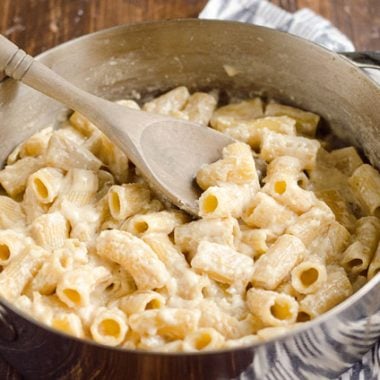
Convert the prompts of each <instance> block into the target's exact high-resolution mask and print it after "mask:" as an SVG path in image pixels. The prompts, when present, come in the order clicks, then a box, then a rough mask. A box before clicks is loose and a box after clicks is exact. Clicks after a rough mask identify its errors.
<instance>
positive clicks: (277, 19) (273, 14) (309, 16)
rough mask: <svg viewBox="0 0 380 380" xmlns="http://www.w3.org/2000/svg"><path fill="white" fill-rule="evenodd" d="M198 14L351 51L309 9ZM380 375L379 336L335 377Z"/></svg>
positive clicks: (227, 8) (252, 1)
mask: <svg viewBox="0 0 380 380" xmlns="http://www.w3.org/2000/svg"><path fill="white" fill-rule="evenodd" d="M199 17H200V18H205V19H223V20H234V21H242V22H247V23H251V24H256V25H262V26H266V27H270V28H274V29H278V30H282V31H287V32H289V33H292V34H295V35H297V36H300V37H303V38H306V39H308V40H311V41H314V42H316V43H318V44H320V45H322V46H324V47H326V48H328V49H330V50H334V51H354V50H355V47H354V45H353V44H352V42H351V41H350V40H349V39H348V38H347V36H345V35H344V34H343V33H341V32H340V31H339V30H338V29H337V28H335V27H334V26H333V25H332V24H331V23H330V22H329V21H327V20H326V19H324V18H323V17H321V16H319V15H317V14H315V13H314V12H313V11H311V10H310V9H306V8H305V9H301V10H299V11H297V12H295V13H289V12H287V11H285V10H283V9H281V8H279V7H278V6H276V5H274V4H271V3H269V2H268V1H267V0H209V2H208V3H207V5H206V7H205V8H204V9H203V11H202V12H201V13H200V14H199ZM378 378H380V340H379V341H378V342H377V343H376V345H375V346H374V347H373V348H372V349H371V350H370V351H369V352H368V353H367V354H366V355H364V357H363V359H362V360H361V361H360V362H357V363H356V364H355V365H354V366H352V367H351V368H350V369H349V370H348V371H346V372H345V373H344V374H343V375H341V376H340V377H339V379H338V380H354V379H355V380H356V379H357V380H367V379H378Z"/></svg>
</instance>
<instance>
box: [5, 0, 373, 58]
mask: <svg viewBox="0 0 380 380" xmlns="http://www.w3.org/2000/svg"><path fill="white" fill-rule="evenodd" d="M206 2H207V1H206V0H187V1H182V0H171V1H165V0H141V1H138V0H129V1H126V0H92V1H86V0H31V1H24V0H2V12H1V13H0V31H1V33H4V34H5V35H6V36H8V37H9V38H11V39H12V40H13V41H15V42H16V43H18V44H19V45H20V46H21V47H23V48H25V49H27V50H28V51H29V52H30V53H31V54H38V53H40V52H41V51H44V50H46V49H48V48H50V47H52V46H55V45H57V44H59V43H62V42H64V41H67V40H69V39H71V38H74V37H78V36H80V35H83V34H86V33H90V32H93V31H96V30H99V29H103V28H108V27H111V26H113V25H119V24H123V23H130V22H138V21H143V20H162V19H168V18H177V17H196V16H197V15H198V13H199V12H200V10H201V9H202V8H203V7H204V5H205V4H206ZM272 2H273V3H274V4H277V5H279V6H281V7H282V8H284V9H287V10H288V11H290V12H294V11H296V10H297V9H299V8H302V7H309V8H311V9H313V10H314V11H316V12H318V13H320V14H321V15H322V16H324V17H326V18H328V19H330V20H331V21H332V23H333V24H334V25H336V26H337V27H338V28H339V29H341V30H342V31H343V32H344V33H346V34H347V35H348V36H349V37H350V38H351V39H352V40H353V41H354V43H355V45H356V47H357V48H358V49H361V50H370V49H372V50H375V49H378V50H380V1H378V0H272ZM32 36H37V38H31V37H32Z"/></svg>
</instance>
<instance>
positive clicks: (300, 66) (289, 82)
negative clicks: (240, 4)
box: [0, 20, 380, 379]
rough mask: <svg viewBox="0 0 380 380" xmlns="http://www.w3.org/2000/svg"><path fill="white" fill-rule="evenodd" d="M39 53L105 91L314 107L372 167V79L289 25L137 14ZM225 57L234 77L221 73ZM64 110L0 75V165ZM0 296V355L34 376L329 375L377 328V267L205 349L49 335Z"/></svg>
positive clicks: (375, 136) (379, 146) (379, 125)
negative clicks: (315, 303) (292, 317)
mask: <svg viewBox="0 0 380 380" xmlns="http://www.w3.org/2000/svg"><path fill="white" fill-rule="evenodd" d="M39 59H40V60H41V61H42V62H44V63H45V64H47V65H48V66H50V67H51V68H52V69H53V70H55V71H57V72H58V73H59V74H61V75H62V76H64V77H66V78H68V79H69V80H70V81H72V82H74V83H75V84H76V85H78V86H79V87H82V88H84V89H86V90H87V91H90V92H93V93H95V94H97V95H100V96H103V97H105V98H110V99H117V98H125V97H135V96H136V95H140V94H141V95H142V96H144V95H145V94H151V93H155V92H157V91H163V90H165V89H169V88H172V87H174V86H177V85H180V84H182V85H186V86H188V87H190V88H191V89H212V88H221V89H226V90H228V91H229V92H230V93H239V94H245V95H252V94H254V93H259V94H262V95H268V96H271V97H275V98H276V99H278V100H280V101H284V102H287V103H291V104H294V105H297V106H299V107H301V108H304V109H307V110H311V111H314V112H316V113H318V114H320V115H322V116H323V118H324V119H325V120H326V121H327V122H328V123H329V124H330V126H331V127H332V129H333V130H334V131H335V133H336V134H337V135H338V136H340V137H342V138H344V139H345V140H346V141H347V142H349V143H351V144H354V145H356V146H358V147H360V148H361V149H363V151H364V152H365V154H366V155H367V157H368V158H369V160H370V161H371V162H372V163H373V164H374V165H376V166H377V167H380V141H379V135H380V112H379V110H380V87H378V86H377V85H376V84H375V82H374V81H372V80H371V79H370V78H369V77H368V76H367V75H365V74H364V73H363V72H362V71H361V69H360V68H358V67H357V66H356V65H354V64H353V63H352V62H351V61H349V60H348V59H347V58H345V57H342V56H339V55H338V54H335V53H332V52H330V51H327V50H325V49H323V48H321V47H319V46H316V45H314V44H313V43H311V42H308V41H305V40H303V39H300V38H297V37H294V36H291V35H289V34H286V33H282V32H278V31H274V30H270V29H266V28H262V27H256V26H250V25H246V24H240V23H233V22H223V21H201V20H176V21H165V22H154V23H144V24H137V25H127V26H120V27H115V28H112V29H108V30H104V31H101V32H97V33H93V34H90V35H88V36H85V37H81V38H79V39H76V40H74V41H71V42H68V43H65V44H63V45H61V46H58V47H56V48H54V49H51V50H50V51H48V52H46V53H44V54H42V55H40V57H39ZM373 59H374V60H376V59H377V57H376V56H374V57H373ZM362 64H363V63H362ZM225 65H230V66H232V67H234V69H235V71H236V73H237V74H236V75H234V76H228V75H227V73H226V70H225ZM367 65H368V63H367ZM374 67H375V66H374ZM64 113H65V109H64V108H63V107H62V105H60V104H58V103H56V102H54V101H52V100H50V99H48V98H46V97H44V96H43V95H41V94H39V93H36V92H35V91H34V90H32V89H30V88H27V87H25V86H23V85H22V84H20V83H16V82H14V81H12V80H10V79H6V80H4V81H3V82H2V83H0V136H1V141H2V142H1V145H0V165H1V163H3V162H4V159H5V158H6V156H7V155H8V154H9V153H10V152H11V150H12V149H13V148H14V147H15V145H16V144H18V143H20V142H21V141H23V140H24V139H25V138H27V137H28V136H30V135H31V134H33V133H34V132H36V131H37V130H39V129H41V128H43V127H45V126H46V125H47V124H51V123H52V122H54V121H56V120H57V115H63V114H64ZM0 301H1V305H2V306H0V354H1V355H2V356H3V357H4V358H5V359H6V360H7V361H8V362H9V363H10V364H11V365H13V366H14V367H15V368H18V370H19V371H20V372H21V373H22V374H23V375H24V376H25V377H26V378H31V379H58V378H75V379H82V378H83V379H88V378H107V379H116V378H130V379H187V378H189V379H190V378H191V379H216V378H217V379H227V378H236V377H240V378H245V379H254V378H257V379H264V378H267V377H266V376H268V378H271V379H272V378H273V379H275V378H278V379H292V378H295V379H313V378H315V379H322V378H328V379H331V378H334V377H335V376H338V375H339V374H340V373H341V372H342V371H344V370H345V369H346V368H348V367H350V366H351V365H352V364H353V363H354V362H355V361H356V360H358V359H360V358H361V356H362V355H363V354H364V353H365V352H366V351H367V350H368V349H369V348H370V346H371V345H372V344H373V343H374V341H375V340H376V338H377V337H379V336H380V276H376V277H375V278H374V279H372V280H371V281H370V282H369V283H368V284H366V285H365V286H364V287H363V288H362V289H361V290H359V291H358V292H357V293H356V294H355V295H354V296H352V297H351V298H350V299H348V300H346V301H345V302H343V303H342V304H340V305H339V306H337V307H336V308H334V309H333V310H331V311H330V312H328V313H326V314H325V315H323V316H322V317H320V318H318V319H316V320H314V321H312V322H310V323H308V324H305V325H304V326H301V327H300V328H298V329H296V330H292V331H291V332H289V333H288V334H286V335H285V336H283V337H281V338H280V339H277V340H272V341H269V342H266V343H262V344H257V345H254V346H250V347H246V348H240V349H231V350H226V351H219V352H210V353H203V354H155V353H147V352H138V351H127V350H119V349H114V348H107V347H104V346H100V345H97V344H94V343H91V342H86V341H82V340H78V339H75V338H71V337H68V336H66V335H62V334H60V333H57V332H55V331H53V330H51V329H49V328H47V327H44V326H42V325H41V324H39V323H37V322H35V321H32V320H31V319H30V318H29V317H27V316H25V315H22V314H20V313H19V312H17V311H16V310H15V309H14V308H13V307H12V305H10V304H8V303H7V302H6V301H4V300H0Z"/></svg>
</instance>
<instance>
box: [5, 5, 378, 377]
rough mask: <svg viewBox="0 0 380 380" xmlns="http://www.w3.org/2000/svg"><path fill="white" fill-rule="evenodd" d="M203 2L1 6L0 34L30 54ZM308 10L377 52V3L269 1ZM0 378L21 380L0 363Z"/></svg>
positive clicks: (180, 13) (181, 12)
mask: <svg viewBox="0 0 380 380" xmlns="http://www.w3.org/2000/svg"><path fill="white" fill-rule="evenodd" d="M206 2H207V0H182V1H181V0H141V1H138V0H0V10H1V13H0V33H2V34H4V35H5V36H7V37H8V38H10V39H11V40H12V41H14V42H16V43H17V44H18V45H19V46H20V47H22V48H23V49H25V50H27V51H28V52H29V53H30V54H33V55H35V54H38V53H40V52H42V51H44V50H46V49H49V48H51V47H53V46H55V45H58V44H60V43H62V42H64V41H67V40H70V39H72V38H74V37H78V36H81V35H83V34H86V33H90V32H94V31H96V30H99V29H103V28H108V27H111V26H114V25H119V24H124V23H130V22H137V21H142V20H161V19H170V18H179V17H197V15H198V14H199V12H200V11H201V9H202V8H203V7H204V5H205V4H206ZM272 2H273V3H274V4H277V5H280V6H281V7H282V8H284V9H286V10H288V11H291V12H294V11H296V10H297V9H299V8H303V7H309V8H311V9H313V10H314V11H316V12H317V13H319V14H321V15H322V16H324V17H326V18H328V19H329V20H331V21H332V22H333V24H335V25H336V26H337V27H338V28H339V29H340V30H342V31H343V32H344V33H345V34H347V35H348V37H350V38H351V39H352V41H353V42H354V44H355V46H356V48H357V49H358V50H380V0H272ZM0 378H1V379H12V380H13V379H20V376H18V375H17V372H16V371H15V370H13V369H12V368H10V367H9V366H8V365H7V364H6V363H5V362H4V361H2V360H1V357H0Z"/></svg>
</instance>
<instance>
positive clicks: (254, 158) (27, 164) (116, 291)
mask: <svg viewBox="0 0 380 380" xmlns="http://www.w3.org/2000/svg"><path fill="white" fill-rule="evenodd" d="M119 103H120V104H122V105H124V106H126V107H132V108H136V109H139V105H138V104H137V103H135V102H134V101H132V100H124V101H120V102H119ZM217 103H218V101H217V96H216V92H213V93H201V92H197V93H194V94H192V95H190V94H189V91H188V90H187V89H186V88H185V87H178V88H175V89H173V90H172V91H169V92H168V93H165V94H163V95H162V96H160V97H157V98H155V99H153V100H152V101H149V102H147V103H145V104H144V105H143V106H142V108H143V109H144V110H146V111H149V112H157V113H161V114H166V115H171V116H175V117H180V118H185V119H188V120H192V121H195V122H197V123H200V124H203V125H204V127H205V128H206V127H207V126H208V125H209V126H210V127H211V128H215V129H217V130H218V131H221V132H223V133H226V134H227V135H229V136H231V137H233V138H234V139H235V140H236V142H235V143H233V144H231V145H229V146H227V147H226V148H225V149H224V151H223V157H221V159H220V160H218V161H217V162H215V163H212V164H210V165H205V166H203V167H201V168H200V170H199V172H198V174H197V182H198V184H199V186H200V187H201V189H202V190H203V193H202V195H201V197H200V199H199V209H200V217H201V218H200V219H197V220H192V219H191V218H190V217H189V216H188V215H186V214H185V213H184V212H182V211H180V210H178V209H176V208H174V207H171V206H169V205H167V204H163V203H162V202H161V201H160V200H158V199H157V198H156V197H155V196H154V194H153V193H152V192H151V191H150V189H149V187H148V186H147V184H146V183H145V182H144V179H143V178H141V177H140V176H139V174H138V171H137V170H136V169H135V168H134V166H133V165H132V164H130V163H129V162H128V158H127V157H126V156H125V154H124V153H123V152H122V151H120V149H118V148H117V147H116V146H115V145H114V144H112V143H111V142H110V141H109V139H108V138H107V137H106V136H105V135H104V134H103V133H101V132H100V131H99V130H98V129H97V128H96V127H95V126H94V125H93V124H91V123H90V122H89V121H88V120H86V119H85V118H84V117H83V116H81V115H80V114H78V113H76V112H74V113H73V114H72V116H71V117H70V119H69V120H68V121H67V122H66V123H64V125H62V127H61V128H60V129H58V130H53V128H50V127H49V128H46V129H43V130H42V131H40V132H38V133H37V134H35V135H34V136H32V137H30V138H29V139H28V140H27V141H25V142H23V143H22V144H21V145H20V146H18V147H17V148H16V149H15V150H14V151H13V152H12V153H11V154H10V156H9V158H8V161H7V165H6V166H5V168H4V169H3V170H1V171H0V184H1V186H2V187H3V189H4V190H5V192H6V194H5V195H1V196H0V268H1V273H0V294H1V295H2V296H3V297H5V298H6V299H7V300H9V301H10V302H12V303H13V304H14V305H16V306H17V307H18V308H20V309H21V310H22V311H24V312H26V313H28V314H30V315H32V316H33V317H34V318H36V319H37V320H39V321H41V322H43V323H45V324H47V325H49V326H51V327H53V328H56V329H59V330H61V331H63V332H65V333H68V334H71V335H73V336H75V337H79V338H87V339H92V340H94V341H96V342H98V343H101V344H105V345H109V346H119V347H125V348H128V349H143V350H155V351H178V352H180V351H203V350H214V349H220V348H228V347H238V346H243V345H249V344H252V343H255V342H258V341H263V340H266V339H269V338H271V337H274V336H277V335H279V334H282V333H284V332H286V331H288V330H289V329H291V328H294V327H295V326H297V325H298V324H300V323H304V322H307V321H309V320H311V319H314V318H316V317H318V316H319V315H321V314H322V313H325V312H326V311H328V310H329V309H331V308H332V307H334V306H335V305H337V304H338V303H340V302H342V301H343V300H345V299H346V298H347V297H349V296H350V295H351V294H352V293H353V292H355V291H356V290H357V289H359V288H360V287H361V286H362V285H363V284H364V283H365V282H366V281H367V280H369V279H371V278H372V277H373V276H375V275H376V274H377V272H378V271H379V270H380V248H379V236H380V220H379V217H380V175H379V173H378V172H377V171H376V170H375V169H374V168H373V167H372V166H370V165H369V164H366V163H363V161H362V159H361V157H360V156H359V154H358V153H357V151H356V150H355V148H353V147H346V148H342V149H335V150H332V151H329V152H328V150H327V144H326V143H325V142H323V141H319V140H318V139H316V138H315V136H316V129H317V125H318V122H319V116H318V115H316V114H313V113H310V112H305V111H302V110H299V109H296V108H293V107H289V106H285V105H281V104H278V103H274V102H269V103H264V102H263V101H262V100H261V99H260V98H254V99H248V100H244V101H239V102H236V103H232V104H228V105H226V106H222V107H219V108H217ZM260 160H262V161H265V163H266V165H267V167H266V170H264V169H263V168H260V170H259V168H258V167H256V163H257V162H259V161H260Z"/></svg>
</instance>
